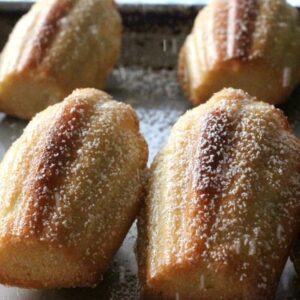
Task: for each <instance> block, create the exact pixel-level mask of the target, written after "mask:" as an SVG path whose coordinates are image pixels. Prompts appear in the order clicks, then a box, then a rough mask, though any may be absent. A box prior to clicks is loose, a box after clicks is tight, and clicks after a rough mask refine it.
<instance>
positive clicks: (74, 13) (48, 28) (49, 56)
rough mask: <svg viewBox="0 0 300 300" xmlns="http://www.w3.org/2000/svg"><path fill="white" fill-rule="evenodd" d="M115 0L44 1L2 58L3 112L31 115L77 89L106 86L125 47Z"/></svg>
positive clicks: (16, 31)
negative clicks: (121, 48) (122, 45)
mask: <svg viewBox="0 0 300 300" xmlns="http://www.w3.org/2000/svg"><path fill="white" fill-rule="evenodd" d="M121 30H122V24H121V18H120V15H119V13H118V11H117V8H116V5H115V3H114V1H113V0H39V1H38V2H37V3H36V4H35V5H34V6H33V7H32V9H31V10H30V11H29V13H28V14H26V15H25V16H24V17H23V18H22V19H21V20H20V21H19V22H18V24H17V25H16V26H15V28H14V30H13V32H12V34H11V36H10V38H9V41H8V42H7V44H6V46H5V48H4V50H3V52H2V54H1V59H0V111H2V112H5V113H7V114H9V115H13V116H16V117H19V118H22V119H30V118H32V117H33V116H34V115H35V114H36V113H37V112H39V111H42V110H43V109H45V108H46V107H47V106H49V105H52V104H55V103H57V102H60V101H62V100H63V99H64V98H65V97H66V96H68V95H69V94H70V93H71V92H72V91H73V90H74V89H76V88H85V87H95V88H103V87H104V86H105V82H106V79H107V77H108V75H109V74H110V72H111V70H112V68H113V66H114V65H115V63H116V61H117V59H118V57H119V53H120V47H121Z"/></svg>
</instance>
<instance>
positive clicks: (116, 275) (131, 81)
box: [0, 1, 300, 300]
mask: <svg viewBox="0 0 300 300" xmlns="http://www.w3.org/2000/svg"><path fill="white" fill-rule="evenodd" d="M1 3H2V4H3V3H4V1H0V47H2V46H3V45H4V43H5V41H6V39H7V36H8V34H9V32H10V31H11V29H12V27H13V26H14V24H15V22H16V21H17V20H18V18H19V17H20V16H21V15H22V14H23V13H24V12H25V11H26V9H28V8H29V6H28V4H26V3H22V1H19V3H17V4H18V5H16V4H14V6H13V7H12V6H10V7H8V6H6V7H5V10H3V8H4V7H3V6H2V7H1ZM1 8H2V9H1ZM199 9H200V6H187V5H182V6H181V5H179V6H178V5H143V6H141V5H125V4H124V5H120V10H121V13H122V15H123V23H124V38H123V40H124V41H123V54H122V57H121V59H120V63H119V65H118V67H117V68H116V69H115V70H114V72H113V75H112V76H111V78H110V81H109V84H108V89H107V90H108V92H109V93H111V94H112V95H113V96H114V97H115V98H116V99H118V100H120V101H125V102H126V103H129V104H131V105H132V106H133V107H134V108H135V109H136V111H137V113H138V115H139V117H140V120H141V130H142V132H143V134H144V135H145V137H146V139H147V141H148V143H149V147H150V161H149V163H151V161H152V160H153V157H154V156H155V154H156V153H157V151H158V150H159V149H160V148H161V146H162V145H163V144H164V142H165V141H166V138H167V136H168V135H169V132H170V129H171V127H172V126H173V124H174V123H175V122H176V120H177V119H178V117H179V116H180V115H182V114H183V113H184V112H185V111H186V110H187V109H189V108H190V105H189V103H188V102H187V101H186V99H185V97H184V96H183V94H182V92H181V90H180V88H179V85H178V81H177V74H176V64H177V56H178V51H179V49H180V46H181V45H182V42H183V40H184V38H185V36H186V35H187V33H188V32H189V31H190V29H191V26H192V23H193V20H194V17H195V16H196V14H197V11H198V10H199ZM281 108H282V109H283V110H284V111H285V112H286V114H287V115H288V116H289V119H290V122H291V124H292V125H293V128H294V130H295V132H296V133H298V135H299V136H300V90H298V91H296V92H295V93H294V94H293V96H292V97H291V99H290V101H289V102H288V103H287V104H286V105H284V106H282V107H281ZM25 126H26V122H23V121H19V120H17V119H14V118H11V117H7V116H5V115H3V114H0V158H2V157H3V155H4V153H5V151H6V150H7V149H8V147H9V146H10V145H11V143H12V142H13V141H14V140H15V139H16V138H18V137H19V136H20V134H21V133H22V130H23V128H24V127H25ZM135 239H136V225H135V224H134V225H133V226H132V228H131V230H130V232H129V234H128V236H127V237H126V240H125V241H124V243H123V245H122V247H121V249H120V250H119V251H118V253H117V255H116V258H115V260H114V262H113V264H112V266H111V268H110V269H109V270H108V272H107V273H106V274H105V276H104V280H103V282H102V283H100V284H99V285H98V286H97V287H95V288H86V289H60V290H44V291H40V290H24V289H16V288H8V287H4V286H0V300H4V299H6V300H21V299H22V300H50V299H53V300H62V299H64V300H65V299H66V300H69V299H70V300H71V299H72V300H76V299H80V300H81V299H93V300H94V299H95V300H96V299H97V300H108V299H111V300H114V299H117V300H119V299H122V300H127V299H128V300H129V299H130V300H131V299H132V300H134V299H139V294H138V282H137V275H136V274H137V266H136V260H135V254H134V245H135ZM276 299H277V300H284V299H300V281H298V278H297V276H296V274H295V271H294V269H293V266H292V264H291V262H290V261H288V263H287V266H286V268H285V271H284V273H283V275H282V279H281V282H280V285H279V289H278V293H277V298H276ZM182 300H184V299H182ZM253 300H255V299H253Z"/></svg>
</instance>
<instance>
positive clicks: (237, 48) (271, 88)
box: [179, 0, 300, 105]
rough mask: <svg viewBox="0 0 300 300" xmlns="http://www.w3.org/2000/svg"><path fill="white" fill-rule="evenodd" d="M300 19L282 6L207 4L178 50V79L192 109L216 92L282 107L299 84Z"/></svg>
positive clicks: (277, 2)
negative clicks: (235, 92) (234, 93)
mask: <svg viewBox="0 0 300 300" xmlns="http://www.w3.org/2000/svg"><path fill="white" fill-rule="evenodd" d="M299 48H300V19H299V15H298V11H297V9H296V8H293V7H291V6H290V5H288V4H287V3H286V1H285V0H260V1H255V0H213V1H212V2H211V3H210V4H209V5H208V6H207V7H205V8H204V9H203V10H201V11H200V13H199V15H198V16H197V18H196V20H195V23H194V27H193V30H192V32H191V34H190V35H189V36H188V37H187V39H186V41H185V43H184V46H183V47H182V50H181V53H180V58H179V76H180V81H181V84H182V87H183V89H184V91H185V93H186V95H187V96H188V98H189V99H190V100H191V102H192V103H193V104H194V105H198V104H200V103H203V102H205V101H207V100H208V99H209V98H210V97H211V96H212V95H213V94H214V93H215V92H218V91H219V90H221V89H222V88H224V87H225V88H227V87H232V88H238V89H242V90H245V91H246V92H248V93H250V94H251V95H253V96H256V97H258V98H259V99H261V100H262V101H265V102H269V103H272V104H279V103H283V102H284V101H286V100H287V99H288V97H289V95H290V94H291V92H292V91H293V89H294V88H295V87H296V86H297V85H298V84H299V83H300V54H299Z"/></svg>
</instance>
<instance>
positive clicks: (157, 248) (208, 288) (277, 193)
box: [137, 89, 300, 300]
mask: <svg viewBox="0 0 300 300" xmlns="http://www.w3.org/2000/svg"><path fill="white" fill-rule="evenodd" d="M299 150H300V142H299V140H298V139H297V138H296V137H295V136H294V135H293V134H292V132H291V130H290V128H289V125H288V122H287V120H286V118H285V116H284V115H283V113H282V112H281V111H280V110H278V109H276V108H274V107H273V106H271V105H269V104H267V103H263V102H260V101H258V100H257V99H256V98H252V97H250V96H249V95H248V94H246V93H245V92H243V91H241V90H234V89H225V90H223V91H221V92H219V93H217V94H215V95H214V96H213V97H212V99H210V100H209V101H208V102H207V103H206V104H203V105H200V106H198V107H197V108H195V109H193V110H191V111H189V112H187V113H186V114H185V115H184V116H183V117H181V118H180V119H179V121H178V122H177V123H176V124H175V126H174V128H173V130H172V133H171V135H170V138H169V140H168V142H167V144H166V146H165V147H164V148H163V149H162V150H161V151H160V153H159V154H158V155H157V157H156V158H155V161H154V163H153V165H152V167H151V172H150V181H149V185H148V189H147V190H148V195H147V197H146V200H145V204H144V207H143V209H142V212H141V214H140V217H139V224H138V228H139V236H138V247H137V253H138V261H139V277H140V284H141V293H142V295H143V297H144V298H146V299H174V300H178V299H184V300H196V299H205V300H217V299H222V300H232V299H235V300H238V299H248V300H250V299H251V300H252V299H257V300H259V299H261V300H263V299H264V300H265V299H273V297H274V295H275V292H276V288H277V285H278V282H279V279H280V275H281V272H282V270H283V267H284V265H285V263H286V260H287V258H288V256H289V253H290V249H291V245H292V243H293V242H294V241H295V238H296V236H297V234H298V231H299V217H298V216H299V212H300V203H299V196H300V164H299V162H300V151H299Z"/></svg>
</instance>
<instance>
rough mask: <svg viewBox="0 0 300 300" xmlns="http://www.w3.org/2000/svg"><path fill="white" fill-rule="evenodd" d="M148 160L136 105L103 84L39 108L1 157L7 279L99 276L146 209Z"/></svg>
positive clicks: (1, 270) (78, 280) (21, 282)
mask: <svg viewBox="0 0 300 300" xmlns="http://www.w3.org/2000/svg"><path fill="white" fill-rule="evenodd" d="M147 158H148V150H147V145H146V142H145V141H144V139H143V137H142V136H141V134H140V133H139V122H138V119H137V116H136V114H135V113H134V111H133V109H132V108H131V107H130V106H128V105H125V104H123V103H120V102H116V101H112V98H111V97H110V96H108V95H107V94H105V93H103V92H100V91H97V90H93V89H83V90H77V91H75V92H74V93H73V94H72V95H71V96H69V97H68V98H67V99H66V100H64V101H63V102H62V103H60V104H56V105H54V106H51V107H49V108H47V109H46V110H45V111H43V112H42V113H40V114H38V115H37V116H36V117H35V118H34V119H33V120H32V122H31V123H30V124H29V125H28V127H27V128H26V129H25V132H24V134H23V135H22V136H21V137H20V138H19V139H18V140H17V141H16V142H15V143H14V144H13V146H12V147H11V148H10V150H9V151H8V152H7V154H6V156H5V157H4V159H3V161H2V163H1V165H0V199H1V201H0V217H1V221H0V282H1V283H3V284H8V285H15V286H20V287H26V288H50V287H52V288H53V287H75V286H89V285H92V284H94V283H96V282H97V281H99V280H100V279H101V276H102V274H103V272H104V271H105V270H106V269H107V267H108V266H109V264H110V262H111V260H112V258H113V256H114V254H115V252H116V251H117V249H118V248H119V247H120V245H121V243H122V241H123V239H124V237H125V235H126V234H127V232H128V230H129V228H130V226H131V224H132V222H133V220H134V219H135V217H136V214H137V212H138V208H139V206H140V193H141V189H142V182H141V176H142V175H143V172H144V170H145V168H146V163H147Z"/></svg>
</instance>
